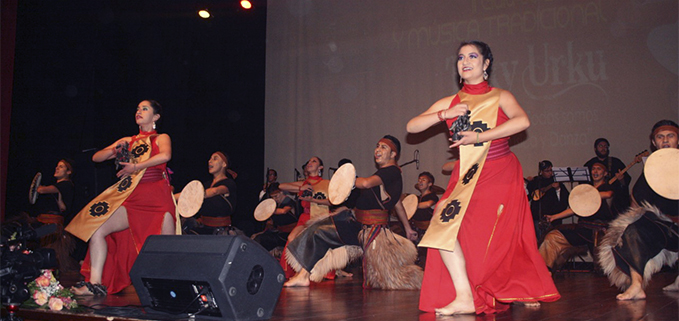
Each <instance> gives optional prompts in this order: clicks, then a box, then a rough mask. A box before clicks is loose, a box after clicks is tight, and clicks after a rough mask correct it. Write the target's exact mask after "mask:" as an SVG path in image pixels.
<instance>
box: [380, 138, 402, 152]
mask: <svg viewBox="0 0 679 321" xmlns="http://www.w3.org/2000/svg"><path fill="white" fill-rule="evenodd" d="M379 143H384V144H385V145H387V146H389V148H391V151H392V152H394V153H396V155H398V150H397V149H396V144H394V142H393V141H391V139H387V138H382V139H380V140H379Z"/></svg>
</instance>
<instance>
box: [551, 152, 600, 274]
mask: <svg viewBox="0 0 679 321" xmlns="http://www.w3.org/2000/svg"><path fill="white" fill-rule="evenodd" d="M606 172H607V170H606V165H604V164H602V163H597V162H595V163H594V164H593V165H592V181H593V183H592V185H593V186H594V187H596V189H597V190H598V191H599V195H600V196H601V206H599V209H598V210H597V212H596V213H594V215H592V216H588V217H579V218H578V224H577V226H576V227H575V228H574V229H566V228H560V229H555V230H552V231H550V232H549V233H547V235H546V236H545V239H544V241H543V242H542V244H540V249H539V251H540V255H542V258H543V259H544V260H545V263H546V264H547V267H548V268H549V269H551V270H555V269H558V268H559V267H560V266H561V264H563V263H565V262H566V260H567V259H568V257H567V256H568V255H567V253H568V252H569V250H572V249H573V248H574V247H579V246H587V248H588V250H589V251H590V253H592V256H593V257H596V253H595V252H594V247H595V246H596V244H597V238H598V237H602V236H603V231H604V230H605V228H606V227H607V226H608V222H609V221H611V220H612V219H613V214H612V213H611V210H610V207H609V205H608V202H607V200H609V199H611V198H612V197H613V191H612V189H611V186H610V185H608V183H607V182H606ZM573 214H574V212H573V210H572V209H570V208H568V209H566V210H564V211H562V212H561V213H559V214H555V215H547V216H545V217H546V218H547V219H548V220H549V221H550V222H552V221H554V220H557V219H562V218H566V217H569V216H572V215H573Z"/></svg>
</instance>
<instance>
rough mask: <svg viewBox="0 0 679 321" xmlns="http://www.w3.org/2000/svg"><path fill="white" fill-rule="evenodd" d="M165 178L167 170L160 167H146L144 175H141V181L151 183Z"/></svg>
mask: <svg viewBox="0 0 679 321" xmlns="http://www.w3.org/2000/svg"><path fill="white" fill-rule="evenodd" d="M161 179H165V171H164V170H162V169H161V168H158V167H149V168H147V169H146V172H145V173H144V176H142V177H141V180H140V181H139V182H140V183H149V182H155V181H159V180H161Z"/></svg>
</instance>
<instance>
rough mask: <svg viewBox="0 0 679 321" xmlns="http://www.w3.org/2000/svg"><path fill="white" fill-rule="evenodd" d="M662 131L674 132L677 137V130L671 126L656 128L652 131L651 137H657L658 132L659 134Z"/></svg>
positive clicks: (678, 131) (678, 129) (678, 130)
mask: <svg viewBox="0 0 679 321" xmlns="http://www.w3.org/2000/svg"><path fill="white" fill-rule="evenodd" d="M662 130H669V131H672V132H675V133H676V134H677V135H679V128H677V127H674V126H672V125H662V126H660V127H658V128H656V129H655V130H654V131H653V135H652V136H653V137H655V135H657V134H658V132H660V131H662Z"/></svg>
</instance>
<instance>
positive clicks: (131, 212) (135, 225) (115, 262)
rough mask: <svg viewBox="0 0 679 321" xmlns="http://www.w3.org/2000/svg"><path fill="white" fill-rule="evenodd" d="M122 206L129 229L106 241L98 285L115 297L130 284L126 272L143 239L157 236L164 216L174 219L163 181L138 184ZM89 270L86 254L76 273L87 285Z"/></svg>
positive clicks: (113, 234)
mask: <svg viewBox="0 0 679 321" xmlns="http://www.w3.org/2000/svg"><path fill="white" fill-rule="evenodd" d="M122 206H124V207H125V209H126V210H127V221H128V222H129V225H130V228H128V229H125V230H122V231H120V232H116V233H111V234H110V235H108V236H107V237H106V244H107V246H108V253H107V254H106V263H105V264H104V271H103V274H102V278H101V283H102V284H103V285H105V286H106V287H107V288H108V293H118V292H120V291H122V290H123V289H125V288H126V287H127V286H129V285H130V284H131V283H132V281H131V280H130V270H131V269H132V265H133V264H134V261H135V260H136V259H137V256H138V255H139V251H141V247H142V246H143V245H144V242H145V241H146V238H147V237H148V236H149V235H157V234H160V232H161V229H162V226H163V217H164V214H165V213H168V212H169V213H170V214H172V215H173V217H174V212H175V206H174V202H173V201H172V194H171V191H170V185H169V184H168V182H167V181H166V180H164V179H161V180H158V181H154V182H143V183H142V182H140V183H139V184H138V185H137V187H136V188H135V189H134V192H132V194H131V195H130V196H129V197H128V198H127V199H126V200H125V202H124V203H123V205H122ZM173 220H174V219H173ZM90 269H91V265H90V251H89V250H88V251H87V256H86V257H85V261H84V263H83V266H82V268H81V270H80V273H81V274H82V275H84V276H85V280H86V281H88V282H89V281H90Z"/></svg>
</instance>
